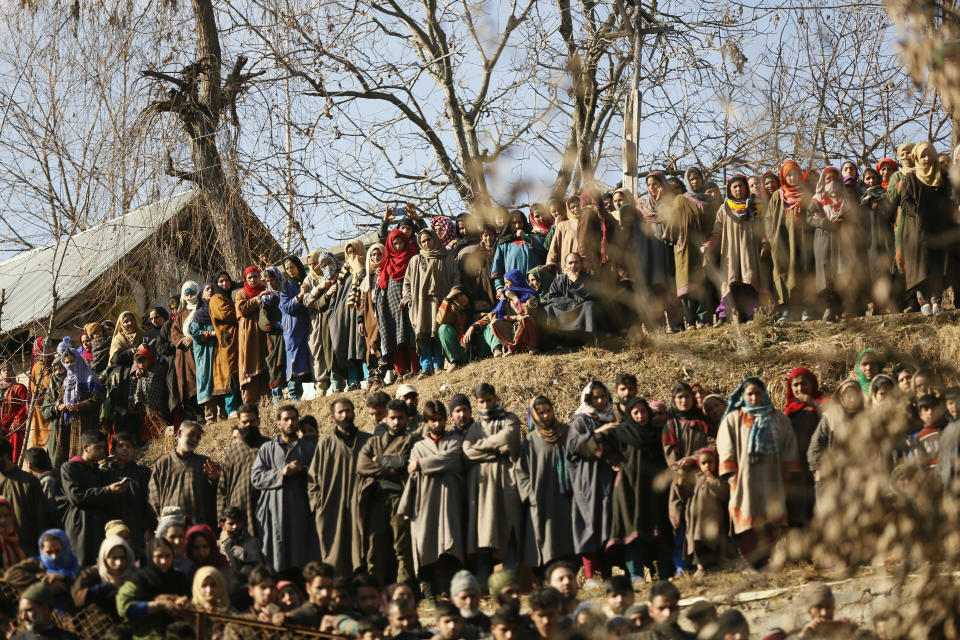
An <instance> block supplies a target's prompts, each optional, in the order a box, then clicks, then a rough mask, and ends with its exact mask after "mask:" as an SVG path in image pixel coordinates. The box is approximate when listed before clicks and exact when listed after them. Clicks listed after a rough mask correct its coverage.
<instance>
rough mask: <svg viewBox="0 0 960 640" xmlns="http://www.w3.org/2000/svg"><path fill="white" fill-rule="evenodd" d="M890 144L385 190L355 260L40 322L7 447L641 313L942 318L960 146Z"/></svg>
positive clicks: (588, 331) (283, 267)
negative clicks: (557, 193)
mask: <svg viewBox="0 0 960 640" xmlns="http://www.w3.org/2000/svg"><path fill="white" fill-rule="evenodd" d="M897 155H898V157H897V159H896V160H895V159H891V158H884V159H882V160H880V161H879V162H878V163H877V164H876V166H875V167H866V168H862V171H861V167H858V166H857V164H856V163H853V162H845V163H843V165H842V166H841V167H840V169H836V168H833V167H826V168H822V169H810V170H807V171H805V172H804V171H802V169H801V167H800V166H799V165H798V164H797V163H796V162H793V161H787V162H785V163H783V165H782V166H781V167H780V169H779V172H778V173H777V174H774V173H772V172H771V173H766V174H764V175H762V176H759V175H758V176H753V177H745V176H734V177H732V178H730V179H729V180H728V181H727V183H726V185H725V188H723V189H721V188H720V187H719V186H718V185H716V184H715V183H711V182H709V181H708V176H705V175H704V173H703V172H702V171H701V170H700V169H697V168H691V169H689V170H687V171H686V172H685V174H684V180H681V179H680V178H679V177H676V176H673V177H668V176H667V175H666V174H665V173H663V172H660V171H651V172H649V173H648V174H647V175H646V177H645V187H646V195H645V196H644V197H642V198H640V199H637V197H636V196H635V194H633V193H631V192H630V191H629V190H626V189H623V188H620V189H615V190H613V191H612V192H610V193H603V192H602V191H601V190H598V189H594V188H586V189H584V190H583V191H582V192H581V193H579V194H577V195H574V196H572V197H569V198H567V199H566V200H565V201H561V200H549V201H547V202H544V203H535V204H534V205H533V206H531V208H530V211H529V213H528V214H525V213H524V212H521V211H519V210H513V211H508V210H507V209H505V208H496V207H493V208H490V209H489V210H486V211H484V212H477V213H474V214H464V215H461V216H458V217H457V218H456V219H453V218H449V217H445V216H436V217H432V218H426V217H424V216H422V215H421V214H420V213H419V212H418V211H417V210H416V208H415V207H413V206H411V205H408V206H407V207H406V209H405V210H404V212H403V215H402V217H401V213H400V212H399V211H395V210H393V209H388V210H387V213H386V214H385V216H384V218H383V221H382V224H381V225H380V228H379V232H378V240H377V241H376V242H374V243H372V244H370V245H369V246H366V245H365V244H364V241H362V240H360V239H357V240H353V241H351V242H348V243H347V244H346V245H345V250H344V256H343V262H342V263H341V261H340V260H339V258H338V257H337V256H335V255H333V254H332V253H329V252H322V251H313V252H311V253H310V254H309V256H308V257H307V259H306V265H305V264H304V262H303V261H302V260H301V259H300V258H299V257H298V256H295V255H290V256H287V257H286V258H285V259H284V260H283V261H282V262H281V263H280V264H279V265H272V266H268V265H251V266H249V267H247V268H246V269H245V270H244V271H243V273H242V274H241V275H240V276H239V278H238V277H237V275H238V274H230V273H227V272H220V273H218V274H217V275H216V277H215V278H213V279H212V280H211V281H210V282H207V283H205V284H203V285H202V286H200V285H199V284H198V283H197V282H194V281H187V282H184V283H182V287H181V289H180V291H179V293H178V295H176V296H174V297H172V298H171V299H170V300H169V301H168V302H167V304H159V305H157V306H155V307H153V308H151V309H150V310H149V312H148V314H147V316H146V317H145V318H140V317H138V314H136V313H134V312H132V311H123V312H122V313H120V314H119V317H118V318H116V321H113V320H110V319H106V320H102V319H98V318H83V321H84V322H85V323H86V324H84V325H83V332H82V333H81V334H80V335H79V336H77V337H74V338H73V339H70V338H68V339H66V340H65V341H62V342H59V343H56V342H54V341H50V340H45V339H44V338H38V339H37V341H36V343H35V344H34V345H33V360H32V366H31V370H30V372H29V378H30V385H29V388H28V386H26V385H14V384H10V383H8V382H6V380H8V379H9V376H10V375H12V373H13V372H12V370H9V371H8V372H7V373H6V374H4V375H5V378H4V380H5V382H4V383H3V384H4V385H5V388H4V396H3V409H2V410H0V422H2V424H0V428H2V430H3V433H4V434H6V435H8V436H9V437H11V438H12V439H13V444H14V456H15V457H16V458H18V459H19V455H20V452H21V450H22V448H24V447H25V446H29V445H30V444H38V445H40V446H45V447H46V448H47V451H48V453H49V454H50V456H51V459H52V460H53V462H54V464H55V465H59V464H61V463H62V462H63V461H65V460H67V459H69V458H70V457H72V456H75V455H79V453H80V435H81V434H82V433H84V432H86V431H89V430H92V429H96V428H98V426H99V425H100V424H101V423H102V424H106V425H108V430H109V431H110V432H111V433H113V432H120V431H127V432H131V433H134V434H135V435H136V437H137V439H138V441H139V442H144V441H146V440H148V439H149V438H151V437H154V436H155V435H156V434H157V433H158V432H159V431H160V430H161V429H162V427H163V426H164V425H169V424H179V423H180V422H181V421H182V420H183V419H185V418H188V419H195V420H197V421H198V422H201V423H202V422H204V421H206V420H212V419H214V418H216V417H217V416H218V415H219V416H221V417H223V416H230V417H232V416H233V415H234V414H235V413H236V411H237V408H238V407H239V406H240V405H241V404H243V403H254V404H255V403H257V402H259V401H260V399H261V398H265V399H266V398H270V399H272V401H273V402H274V403H275V404H276V405H279V404H280V403H281V402H283V401H284V399H286V400H290V401H297V400H299V399H301V398H302V397H303V394H304V386H303V385H304V384H305V383H308V382H313V383H314V385H315V388H316V389H317V390H319V392H321V393H323V392H327V393H335V392H337V391H340V390H343V389H344V388H347V389H357V388H359V387H361V386H363V387H364V388H368V389H370V390H376V389H378V388H380V387H381V386H384V385H389V384H393V383H394V382H395V381H403V380H404V379H408V378H410V377H411V376H416V377H418V378H423V377H426V376H429V375H432V374H433V373H434V372H437V371H439V370H443V369H448V370H449V369H454V368H456V367H458V366H461V365H463V364H465V363H467V362H469V361H471V360H474V359H477V358H484V357H490V356H507V355H510V354H512V353H516V352H518V351H525V350H528V351H543V350H549V349H552V348H554V347H556V346H561V345H568V344H582V343H584V342H585V341H589V340H596V339H597V337H598V336H600V335H603V334H609V333H613V334H616V333H623V332H626V331H628V330H630V329H631V328H635V327H638V326H640V325H643V326H644V327H646V328H647V330H650V331H656V330H663V331H667V332H672V331H681V330H687V329H696V328H698V327H702V326H706V325H711V324H717V323H723V322H730V321H749V320H750V319H751V318H753V317H754V314H755V313H756V310H757V309H758V307H760V306H761V305H765V306H766V307H767V308H769V309H770V310H771V311H772V312H773V313H776V314H777V315H779V316H780V317H781V318H782V319H783V320H785V321H790V320H803V319H809V318H813V317H817V318H822V319H825V320H828V321H829V320H834V319H836V318H838V317H840V316H842V315H848V316H852V315H860V314H863V313H866V312H868V311H869V312H870V313H873V314H881V313H888V312H893V311H896V312H899V311H903V310H906V311H908V312H909V311H916V312H919V313H922V314H924V315H937V314H939V313H941V312H942V305H943V292H944V290H945V289H946V288H951V287H952V288H954V290H956V289H957V287H956V285H957V282H958V277H960V266H958V265H960V235H958V230H960V219H958V205H957V200H956V197H955V195H954V191H953V188H952V187H951V185H950V180H949V177H948V168H949V166H950V164H951V158H950V156H948V155H946V154H941V155H939V156H938V155H937V153H936V151H935V149H934V148H933V146H932V145H931V144H929V143H926V142H924V143H920V144H917V145H913V144H910V143H907V144H904V145H901V147H900V148H899V149H898V154H897ZM78 347H79V349H78ZM30 407H34V410H33V411H32V412H31V411H30ZM25 432H29V433H30V438H31V441H30V442H22V441H23V440H24V438H23V437H22V434H23V433H25Z"/></svg>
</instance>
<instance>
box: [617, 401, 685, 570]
mask: <svg viewBox="0 0 960 640" xmlns="http://www.w3.org/2000/svg"><path fill="white" fill-rule="evenodd" d="M612 434H613V437H612V438H611V439H610V444H611V446H612V447H613V449H614V452H613V455H614V456H616V459H617V461H618V467H619V470H618V471H617V479H616V482H615V483H614V487H613V497H612V503H613V512H612V513H613V519H612V523H611V527H610V540H609V541H608V542H607V547H608V548H609V547H621V548H622V553H623V556H624V560H625V563H624V564H625V565H626V568H627V573H629V574H630V578H631V579H632V580H633V583H634V585H638V584H641V583H643V581H644V567H645V566H646V567H649V568H650V569H651V575H652V573H653V572H652V569H653V566H654V562H656V564H657V567H656V568H657V569H658V571H659V575H660V580H668V579H669V578H670V577H671V576H672V575H673V570H674V562H673V561H672V560H671V558H670V547H671V543H672V530H671V527H670V521H669V520H668V519H667V499H668V495H669V494H668V490H667V486H666V485H665V484H664V483H663V482H661V481H660V479H659V477H658V476H660V475H661V474H663V473H664V472H666V471H667V461H666V458H664V455H663V447H662V445H661V443H660V430H659V429H658V428H656V427H654V426H653V425H652V423H651V421H650V407H649V406H648V405H647V401H646V400H644V399H643V398H640V397H634V398H631V399H630V401H629V402H627V406H626V409H625V411H624V412H623V419H622V420H621V421H620V424H618V425H617V427H616V429H614V430H613V432H612Z"/></svg>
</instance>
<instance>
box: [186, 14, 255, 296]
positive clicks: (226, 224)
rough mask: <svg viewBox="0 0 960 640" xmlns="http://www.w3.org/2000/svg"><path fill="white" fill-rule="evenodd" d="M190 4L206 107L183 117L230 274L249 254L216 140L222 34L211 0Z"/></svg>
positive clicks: (235, 190)
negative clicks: (193, 115) (189, 118)
mask: <svg viewBox="0 0 960 640" xmlns="http://www.w3.org/2000/svg"><path fill="white" fill-rule="evenodd" d="M192 4H193V18H194V23H195V25H196V31H197V59H198V61H199V62H200V63H201V64H203V69H202V71H201V72H200V79H199V83H198V85H197V97H198V101H199V103H200V104H201V105H203V106H204V107H206V108H205V110H204V113H203V114H202V115H201V117H199V118H197V119H196V121H195V122H193V123H190V122H184V126H185V127H186V129H187V131H188V132H191V129H192V130H193V131H192V132H191V133H192V135H191V138H190V158H191V160H192V161H193V166H194V172H195V176H196V179H195V181H196V183H197V186H198V188H199V189H200V200H201V202H202V204H203V209H204V214H205V215H206V216H207V217H208V218H209V220H210V224H211V226H212V227H213V230H214V233H215V236H214V238H213V240H214V242H215V243H216V246H217V248H218V250H219V252H220V255H221V257H222V259H223V267H224V269H226V270H227V271H229V272H230V274H231V277H233V278H239V277H240V274H241V273H242V272H243V269H244V268H245V267H246V266H247V265H248V264H249V263H250V255H249V251H248V250H247V243H246V239H245V238H244V234H243V228H242V225H241V222H240V221H241V219H242V218H241V216H240V215H239V214H240V212H242V211H244V210H245V206H244V204H243V201H242V196H241V195H240V190H239V187H235V186H232V185H230V184H229V182H228V180H227V176H226V172H225V171H224V169H223V161H222V159H221V157H220V152H219V150H218V149H217V142H216V134H217V128H218V126H219V124H220V108H221V81H220V69H221V65H222V64H223V57H222V55H221V53H220V34H219V32H218V30H217V20H216V14H215V13H214V9H213V1H212V0H193V2H192ZM191 124H192V125H193V126H191Z"/></svg>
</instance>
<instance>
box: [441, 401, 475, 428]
mask: <svg viewBox="0 0 960 640" xmlns="http://www.w3.org/2000/svg"><path fill="white" fill-rule="evenodd" d="M447 409H448V410H449V411H450V422H452V423H453V432H454V433H456V434H458V435H459V436H460V437H461V438H465V437H466V435H467V432H468V431H469V430H470V427H471V426H472V425H473V409H472V408H471V407H470V398H468V397H467V396H465V395H464V394H462V393H457V394H454V396H453V397H452V398H450V402H448V403H447Z"/></svg>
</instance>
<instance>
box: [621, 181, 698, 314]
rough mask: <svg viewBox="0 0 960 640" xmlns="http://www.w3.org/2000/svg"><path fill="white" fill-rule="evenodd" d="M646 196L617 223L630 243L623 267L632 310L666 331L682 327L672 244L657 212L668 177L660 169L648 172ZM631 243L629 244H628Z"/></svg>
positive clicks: (627, 244)
mask: <svg viewBox="0 0 960 640" xmlns="http://www.w3.org/2000/svg"><path fill="white" fill-rule="evenodd" d="M646 184H647V197H645V198H642V199H640V200H638V201H637V205H636V207H630V205H624V206H626V207H630V208H629V209H627V210H626V211H621V212H620V224H621V225H622V227H623V230H624V233H625V234H627V236H628V237H629V238H631V239H632V242H630V243H626V246H627V247H628V249H627V251H626V253H625V256H624V267H625V269H626V271H627V273H628V274H629V276H630V279H631V280H632V282H633V292H634V298H635V300H634V302H633V305H632V306H633V310H634V312H635V313H637V314H638V315H639V316H640V318H641V319H642V320H643V321H644V322H646V323H649V324H650V325H659V326H664V320H663V317H664V312H665V311H666V314H667V323H666V329H667V332H668V333H670V332H673V331H679V330H680V329H682V327H683V314H682V312H681V311H680V302H679V300H677V291H676V289H677V287H676V282H675V280H674V271H675V267H674V263H673V247H672V246H669V245H668V244H667V243H666V242H665V240H664V231H665V228H664V226H665V221H664V219H663V217H662V216H661V215H660V203H661V201H663V200H664V197H663V196H664V192H665V190H666V188H667V176H666V174H665V173H663V172H662V171H651V172H650V173H648V174H647V178H646ZM631 245H632V246H631Z"/></svg>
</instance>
